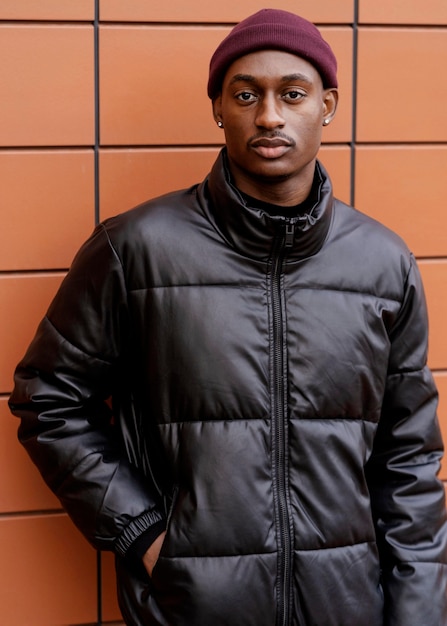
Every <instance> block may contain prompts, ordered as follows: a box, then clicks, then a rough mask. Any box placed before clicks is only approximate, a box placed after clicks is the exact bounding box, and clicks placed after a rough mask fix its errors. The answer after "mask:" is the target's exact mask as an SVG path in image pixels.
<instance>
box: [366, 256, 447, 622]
mask: <svg viewBox="0 0 447 626" xmlns="http://www.w3.org/2000/svg"><path fill="white" fill-rule="evenodd" d="M427 326H428V325H427V314H426V305H425V298H424V294H423V288H422V285H421V280H420V275H419V271H418V269H417V266H416V263H415V261H414V259H413V258H412V266H411V269H410V272H409V274H408V277H407V283H406V288H405V296H404V300H403V303H402V306H401V309H400V313H399V316H398V318H397V320H396V322H395V324H394V326H393V328H392V329H391V333H390V341H391V356H390V361H389V372H388V379H387V387H386V392H385V397H384V402H383V409H382V415H381V420H380V423H379V426H378V431H377V436H376V440H375V445H374V450H373V455H372V457H371V459H370V462H369V467H368V477H369V487H370V492H371V499H372V505H373V513H374V517H375V521H376V532H377V539H378V545H379V550H380V558H381V565H382V584H383V590H384V594H385V619H384V625H385V626H403V625H405V626H420V625H421V624H426V625H427V626H445V625H446V624H447V595H446V594H447V565H446V563H447V526H446V515H445V502H444V488H443V485H442V483H441V481H440V480H438V478H437V473H438V471H439V467H440V461H441V458H442V441H441V435H440V430H439V425H438V421H437V417H436V409H437V391H436V388H435V385H434V382H433V379H432V376H431V373H430V371H429V370H428V368H427V365H426V357H427V334H428V328H427Z"/></svg>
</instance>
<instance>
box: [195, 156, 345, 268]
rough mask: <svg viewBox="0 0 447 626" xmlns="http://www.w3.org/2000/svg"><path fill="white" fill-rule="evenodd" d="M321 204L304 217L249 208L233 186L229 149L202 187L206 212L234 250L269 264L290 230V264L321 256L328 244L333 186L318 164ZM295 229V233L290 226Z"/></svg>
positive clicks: (200, 195)
mask: <svg viewBox="0 0 447 626" xmlns="http://www.w3.org/2000/svg"><path fill="white" fill-rule="evenodd" d="M316 176H317V180H319V182H318V183H317V184H318V193H317V200H316V202H315V204H313V206H310V207H309V210H308V211H307V212H306V213H304V214H303V215H298V216H293V217H287V216H286V215H269V214H268V213H266V212H265V211H264V210H262V209H259V208H253V207H250V206H247V205H246V204H245V202H244V200H243V198H242V196H241V194H240V193H239V191H238V190H237V188H236V187H234V185H233V184H232V183H231V180H230V174H229V170H228V167H227V165H226V152H225V148H223V150H222V151H221V152H220V154H219V156H218V158H217V160H216V162H215V163H214V166H213V168H212V170H211V172H210V174H209V175H208V177H207V178H206V179H205V181H204V182H203V183H202V184H201V185H200V186H199V198H200V203H201V205H202V208H203V210H204V211H205V213H206V214H207V216H208V219H210V221H211V222H213V223H214V224H215V225H216V227H217V228H218V230H219V231H220V233H221V234H222V236H223V237H224V239H225V240H226V241H227V242H228V244H229V245H230V246H232V247H233V248H235V249H236V250H238V252H240V253H241V254H243V255H245V256H249V257H252V258H257V259H259V260H263V261H268V259H269V258H270V256H271V254H272V249H273V246H274V245H275V244H276V242H278V240H279V238H281V237H282V236H284V237H285V232H286V226H287V225H288V226H289V231H290V230H293V241H292V242H291V244H292V245H291V246H290V247H287V248H285V253H286V260H287V261H289V262H290V261H296V260H299V259H302V258H305V257H308V256H312V255H314V254H316V253H317V252H318V250H319V249H320V248H321V246H322V245H323V243H324V240H325V238H326V235H327V233H328V230H329V226H330V222H331V217H332V205H333V196H332V185H331V182H330V179H329V176H328V175H327V173H326V171H325V169H324V168H323V166H322V165H321V164H320V163H319V162H317V170H316ZM291 225H292V226H293V228H292V229H291V228H290V226H291Z"/></svg>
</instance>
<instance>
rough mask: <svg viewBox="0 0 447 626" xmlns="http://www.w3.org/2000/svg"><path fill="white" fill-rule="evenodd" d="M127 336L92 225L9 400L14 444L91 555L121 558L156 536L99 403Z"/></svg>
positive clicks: (148, 492) (116, 277)
mask: <svg viewBox="0 0 447 626" xmlns="http://www.w3.org/2000/svg"><path fill="white" fill-rule="evenodd" d="M128 327H129V323H128V308H127V296H126V285H125V281H124V278H123V271H122V267H121V263H120V261H119V259H118V257H117V255H116V253H115V251H114V249H113V247H112V245H111V244H110V241H109V239H108V236H107V234H106V232H105V230H104V228H103V227H102V226H99V227H98V228H97V229H96V230H95V232H94V233H93V235H92V237H91V238H90V239H89V241H88V242H87V243H86V244H84V246H83V247H82V248H81V250H80V251H79V253H78V255H77V256H76V258H75V260H74V262H73V265H72V267H71V269H70V271H69V272H68V274H67V276H66V277H65V279H64V281H63V282H62V285H61V287H60V289H59V291H58V293H57V294H56V297H55V299H54V300H53V302H52V304H51V305H50V308H49V310H48V313H47V316H46V317H45V318H44V319H43V321H42V322H41V324H40V326H39V328H38V330H37V333H36V335H35V337H34V339H33V341H32V343H31V345H30V346H29V348H28V351H27V353H26V355H25V356H24V358H23V360H22V361H21V362H20V363H19V365H18V366H17V368H16V372H15V387H14V391H13V393H12V395H11V398H10V401H9V403H10V408H11V410H12V412H13V413H14V414H15V415H17V416H19V417H20V418H21V423H20V426H19V439H20V441H21V443H22V444H23V445H24V446H25V448H26V450H27V452H28V453H29V455H30V457H31V458H32V460H33V461H34V463H35V464H36V465H37V467H38V469H39V470H40V472H41V474H42V476H43V478H44V480H45V481H46V483H47V484H48V486H49V487H50V489H51V490H52V491H53V492H54V493H55V494H56V496H57V497H58V498H59V499H60V501H61V504H62V506H63V507H64V509H65V510H66V511H67V513H68V514H69V515H70V517H71V518H72V520H73V521H74V522H75V524H76V525H77V526H78V528H79V529H80V530H81V532H82V533H83V534H84V535H85V536H86V537H87V539H88V540H89V541H90V542H91V543H92V544H93V545H94V546H95V547H96V548H98V549H106V550H115V551H117V552H118V553H120V554H122V555H125V554H126V553H127V551H128V550H129V548H131V547H132V544H133V543H134V542H135V541H136V540H138V539H139V538H140V536H141V535H142V534H146V536H147V534H148V533H149V534H150V532H151V531H152V532H153V534H154V535H155V536H156V535H157V534H159V532H161V530H162V529H163V527H164V519H163V515H162V513H161V510H160V509H159V508H158V506H157V498H156V494H155V489H154V488H153V487H152V489H151V487H150V483H149V481H147V480H146V479H145V478H144V477H143V475H142V474H141V473H140V472H139V471H138V470H137V469H136V468H135V467H134V465H133V464H131V463H130V462H129V461H128V459H127V455H126V454H125V451H124V448H123V445H122V443H121V438H120V437H118V436H117V432H116V425H114V424H113V419H112V414H111V411H110V409H109V406H108V403H107V399H108V398H109V397H110V396H111V394H112V390H113V388H114V381H115V380H116V379H117V376H118V375H119V364H120V359H121V358H122V355H123V352H124V351H125V349H126V345H127V343H128V336H129V331H128ZM155 536H154V539H155Z"/></svg>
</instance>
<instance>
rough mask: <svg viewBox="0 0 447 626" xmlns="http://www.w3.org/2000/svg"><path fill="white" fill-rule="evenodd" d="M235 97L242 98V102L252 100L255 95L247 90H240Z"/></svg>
mask: <svg viewBox="0 0 447 626" xmlns="http://www.w3.org/2000/svg"><path fill="white" fill-rule="evenodd" d="M236 98H237V99H238V100H242V102H252V101H253V100H254V99H255V95H254V94H252V93H250V92H249V91H242V92H241V93H238V94H237V96H236Z"/></svg>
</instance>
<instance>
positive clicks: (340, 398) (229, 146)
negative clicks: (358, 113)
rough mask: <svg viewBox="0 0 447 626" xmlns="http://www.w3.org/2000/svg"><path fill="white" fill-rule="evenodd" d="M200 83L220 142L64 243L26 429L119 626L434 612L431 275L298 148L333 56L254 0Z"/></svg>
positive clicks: (38, 344) (306, 27) (32, 365)
mask: <svg viewBox="0 0 447 626" xmlns="http://www.w3.org/2000/svg"><path fill="white" fill-rule="evenodd" d="M208 94H209V96H210V98H211V100H212V103H213V113H214V118H215V120H216V122H217V124H218V125H219V126H220V127H221V128H223V132H224V133H225V140H226V148H225V149H224V150H223V151H222V153H221V154H220V155H219V157H218V159H217V161H216V163H215V165H214V167H213V169H212V171H211V173H210V174H209V176H208V177H207V178H206V180H205V181H204V182H203V183H202V184H200V185H196V186H194V187H192V188H191V189H189V190H186V191H180V192H175V193H173V194H169V195H167V196H164V197H162V198H158V199H155V200H152V201H150V202H148V203H145V204H143V205H141V206H140V207H138V208H136V209H135V210H133V211H130V212H128V213H125V214H123V215H120V216H118V217H116V218H113V219H110V220H107V221H106V222H105V223H104V224H103V225H100V226H99V227H98V228H97V229H96V231H95V232H94V234H93V235H92V237H91V238H90V240H89V241H88V242H87V243H86V244H85V245H84V246H83V248H82V249H81V251H80V252H79V253H78V255H77V257H76V259H75V261H74V263H73V266H72V268H71V270H70V272H69V274H68V276H67V277H66V279H65V281H64V282H63V284H62V286H61V288H60V291H59V293H58V294H57V296H56V298H55V300H54V301H53V303H52V304H51V306H50V308H49V311H48V314H47V316H46V317H45V319H44V320H43V321H42V323H41V325H40V327H39V329H38V331H37V335H36V337H35V339H34V340H33V342H32V344H31V346H30V348H29V350H28V352H27V354H26V356H25V357H24V359H23V361H22V362H21V364H19V366H18V368H17V371H16V387H15V390H14V392H13V395H12V397H11V400H10V402H11V408H12V410H13V412H14V413H16V414H17V415H19V416H20V417H21V419H22V422H21V426H20V431H19V435H20V439H21V441H22V443H23V444H24V446H25V447H26V448H27V450H28V452H29V454H30V455H31V457H32V458H33V460H34V462H35V463H36V464H37V466H38V467H39V468H40V470H41V472H42V474H43V476H44V478H45V480H46V481H47V483H48V485H49V486H50V487H51V488H52V489H53V491H54V492H55V493H56V494H57V495H58V497H59V498H60V500H61V502H62V504H63V506H64V507H65V509H66V510H67V512H68V513H69V514H70V516H71V517H72V519H73V520H74V522H75V523H76V524H77V526H78V527H79V528H80V529H81V531H82V532H83V533H84V534H85V535H86V537H87V538H88V539H89V540H90V541H91V542H92V544H93V545H95V546H96V547H97V548H99V549H106V550H113V551H114V552H115V553H116V555H117V559H116V563H117V575H118V589H119V599H120V606H121V609H122V613H123V616H124V619H125V621H126V623H127V624H130V625H133V626H143V625H144V626H146V625H152V624H156V625H163V626H168V625H169V626H215V625H216V626H221V625H222V626H223V625H230V626H274V625H277V626H286V625H290V626H291V625H293V626H295V625H300V626H310V625H317V626H379V625H386V626H422V625H424V626H441V625H442V624H447V609H446V596H445V591H446V580H447V568H446V545H447V534H446V520H445V512H444V495H443V487H442V484H441V483H440V482H439V480H438V479H437V477H436V474H437V471H438V469H439V463H440V459H441V454H442V444H441V439H440V433H439V428H438V424H437V421H436V401H437V394H436V390H435V387H434V384H433V380H432V377H431V375H430V373H429V371H428V369H427V366H426V352H427V321H426V309H425V304H424V296H423V291H422V287H421V282H420V277H419V273H418V270H417V267H416V264H415V261H414V258H413V256H412V255H411V254H410V252H409V251H408V249H407V247H406V246H405V244H404V243H403V242H402V241H401V240H400V239H399V238H398V237H397V236H396V235H394V234H393V233H391V232H390V231H388V230H387V229H385V228H384V227H383V226H381V225H379V224H378V223H376V222H375V221H373V220H371V219H370V218H368V217H366V216H364V215H362V214H361V213H359V212H357V211H355V210H354V209H352V208H349V207H347V206H346V205H344V204H343V203H342V202H340V201H338V200H336V199H334V198H333V196H332V191H331V183H330V180H329V178H328V175H327V174H326V172H325V170H324V168H323V167H322V165H321V164H320V163H318V162H317V160H316V159H317V152H318V149H319V146H320V141H321V132H322V128H323V127H324V126H325V125H327V124H329V123H330V122H331V121H332V119H333V117H334V115H335V112H336V108H337V101H338V93H337V77H336V60H335V58H334V55H333V52H332V50H331V49H330V47H329V46H328V44H327V43H326V42H325V41H324V40H323V39H322V37H321V35H320V33H319V31H318V30H317V29H316V28H315V27H314V26H313V25H312V24H310V23H309V22H307V21H306V20H304V19H302V18H301V17H298V16H296V15H293V14H290V13H287V12H284V11H279V10H268V9H267V10H262V11H259V12H258V13H256V14H255V15H253V16H251V17H249V18H247V19H246V20H244V21H243V22H241V23H240V24H239V25H238V26H236V27H235V28H234V29H233V30H232V31H231V33H230V34H229V35H228V36H227V38H226V39H225V40H224V41H223V42H222V43H221V44H220V46H219V47H218V49H217V50H216V52H215V54H214V55H213V58H212V60H211V64H210V75H209V84H208ZM109 397H111V398H112V408H113V410H112V412H111V411H110V410H109V408H108V404H107V402H106V401H107V399H108V398H109ZM112 414H113V419H112ZM143 565H144V567H143Z"/></svg>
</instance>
